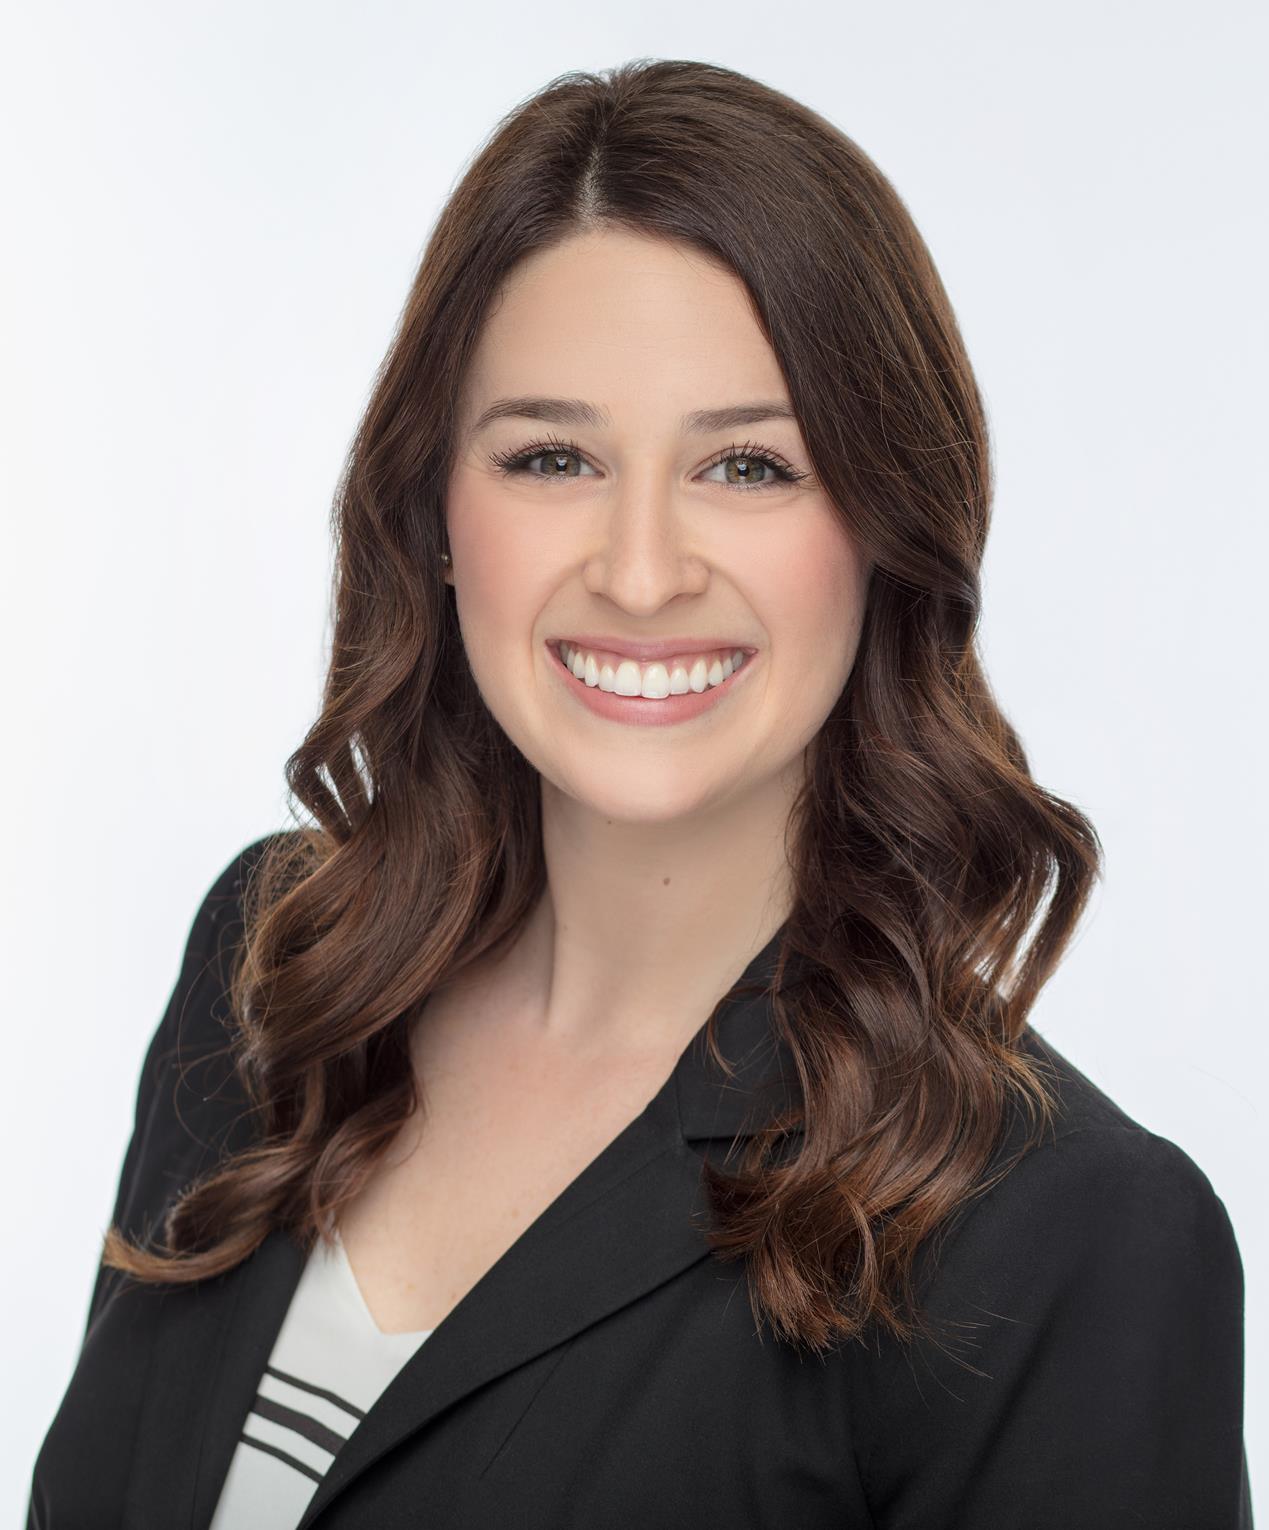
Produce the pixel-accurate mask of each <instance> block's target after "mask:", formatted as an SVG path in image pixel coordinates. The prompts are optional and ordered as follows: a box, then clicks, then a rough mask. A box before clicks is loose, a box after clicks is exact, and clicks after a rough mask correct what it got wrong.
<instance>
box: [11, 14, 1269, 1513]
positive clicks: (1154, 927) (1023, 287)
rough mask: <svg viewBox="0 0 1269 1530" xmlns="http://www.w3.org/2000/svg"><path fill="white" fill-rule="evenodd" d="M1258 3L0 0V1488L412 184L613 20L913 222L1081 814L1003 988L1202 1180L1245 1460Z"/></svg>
mask: <svg viewBox="0 0 1269 1530" xmlns="http://www.w3.org/2000/svg"><path fill="white" fill-rule="evenodd" d="M503 12H505V13H503ZM1262 16H1263V12H1260V13H1259V14H1257V15H1255V16H1254V15H1253V7H1252V5H1251V4H1250V3H1248V4H1246V5H1235V4H1230V3H1222V4H1216V5H1208V6H1205V7H1204V8H1203V9H1202V10H1200V9H1199V8H1198V7H1197V6H1186V7H1180V6H1177V5H1175V4H1154V5H1145V4H1142V5H1129V4H1118V5H1116V4H1113V3H1112V4H1110V5H1106V4H1104V3H1103V4H1097V5H1093V4H1089V3H1075V4H1071V3H1068V4H1065V5H1063V6H1062V7H1060V8H1056V7H1053V6H1043V7H1040V6H1006V5H1003V4H1001V5H995V4H990V3H987V0H959V3H957V4H956V5H954V6H948V5H945V4H942V3H934V0H926V3H910V4H907V5H904V6H901V7H900V6H893V7H876V6H872V5H867V6H865V5H863V4H858V3H851V0H845V3H839V4H835V5H833V6H825V7H823V8H822V9H821V8H817V7H813V6H809V5H806V4H799V3H796V0H795V3H787V4H783V5H781V6H779V7H778V8H774V9H772V8H768V7H765V6H757V5H752V4H745V3H736V0H728V3H727V4H721V3H716V0H715V3H703V4H697V5H695V6H693V7H684V6H682V5H677V4H676V5H655V4H654V5H651V6H647V5H645V6H644V7H643V8H642V13H641V14H637V13H636V12H635V11H634V10H633V9H632V8H630V7H619V8H615V9H613V8H607V9H606V10H601V8H599V7H597V6H586V7H581V6H564V5H551V4H545V5H538V6H535V7H520V6H508V7H502V6H499V5H498V4H497V3H496V0H494V3H492V4H490V5H484V6H467V7H457V8H453V9H451V8H449V7H445V8H442V7H440V6H436V7H429V6H424V5H413V6H410V5H404V4H402V5H392V4H386V3H378V4H375V3H370V4H365V3H363V4H360V5H358V6H355V7H354V6H350V5H349V6H342V7H336V6H332V5H330V4H314V3H311V0H310V3H307V4H304V5H299V4H291V3H286V4H280V3H274V4H268V3H259V0H256V3H252V4H245V3H237V4H224V5H217V6H210V5H199V6H188V5H182V6H170V5H159V4H138V3H135V0H133V3H126V0H125V3H115V4H112V5H110V6H101V5H88V4H67V3H64V0H63V3H50V0H40V3H39V4H38V5H36V4H28V5H27V6H25V7H24V8H23V9H22V10H17V9H15V8H14V7H12V6H10V7H9V8H8V9H7V11H6V12H5V13H4V19H3V33H4V35H3V37H2V38H0V112H2V113H3V120H2V121H0V129H2V131H0V156H2V157H3V168H4V177H3V211H4V217H5V222H6V225H7V229H6V234H5V238H4V240H3V242H2V244H0V261H2V262H3V267H2V270H0V278H2V280H0V314H2V316H3V336H2V337H0V338H2V346H0V388H2V389H3V398H2V399H0V444H2V446H3V471H2V473H0V494H2V496H3V515H4V523H3V543H2V544H0V546H2V549H3V559H4V579H3V587H2V588H3V599H2V600H0V623H2V624H3V631H2V632H0V639H2V642H3V647H2V650H0V651H2V652H3V654H4V658H5V669H6V673H7V680H6V682H5V683H6V686H7V689H8V692H9V701H8V704H7V706H6V708H5V711H6V713H7V718H8V726H7V730H6V737H5V739H4V747H3V749H2V750H0V761H2V764H0V770H2V771H3V780H2V781H0V789H2V790H3V800H4V802H5V804H6V807H7V813H6V819H7V822H6V825H5V832H4V843H5V850H6V863H5V868H4V870H5V874H4V877H3V879H2V886H3V898H4V905H3V909H2V910H0V912H2V913H3V920H2V926H0V927H2V929H3V941H4V951H3V959H4V969H3V970H4V990H3V991H4V1000H5V1002H4V1008H5V1015H4V1030H3V1036H4V1043H5V1062H6V1068H5V1102H6V1108H5V1110H4V1112H3V1116H2V1125H0V1132H2V1134H3V1136H2V1140H0V1150H2V1151H3V1155H4V1157H3V1161H4V1163H5V1165H6V1166H7V1168H8V1173H7V1176H6V1191H7V1195H6V1201H7V1205H6V1208H5V1211H6V1233H5V1238H6V1247H5V1257H4V1258H3V1260H2V1261H0V1270H2V1271H3V1275H2V1277H0V1278H2V1279H3V1282H4V1286H3V1290H2V1291H0V1297H2V1298H3V1312H4V1314H5V1316H4V1323H5V1327H6V1329H7V1333H6V1336H5V1342H4V1356H5V1372H6V1382H5V1385H4V1387H3V1388H2V1389H0V1396H2V1401H0V1408H2V1409H3V1418H2V1421H0V1440H2V1442H3V1443H0V1516H3V1517H4V1518H5V1520H6V1521H7V1522H8V1523H13V1524H16V1523H18V1522H19V1518H20V1516H21V1514H22V1513H23V1511H24V1507H25V1500H26V1494H27V1490H28V1483H29V1474H30V1471H31V1467H32V1464H33V1462H34V1457H35V1454H36V1452H37V1450H38V1448H39V1445H40V1443H41V1440H42V1438H43V1435H44V1432H45V1430H46V1429H47V1427H48V1425H49V1423H50V1421H51V1419H52V1416H53V1414H54V1412H55V1410H56V1408H57V1405H58V1403H59V1402H60V1399H61V1396H62V1393H63V1391H64V1389H65V1386H66V1383H67V1381H68V1379H69V1377H70V1373H71V1370H72V1368H73V1365H74V1362H75V1357H76V1353H77V1349H78V1344H79V1341H80V1337H81V1329H82V1323H83V1319H84V1315H85V1312H86V1307H87V1301H88V1295H89V1291H90V1289H91V1286H92V1281H93V1276H94V1270H95V1262H96V1257H97V1251H98V1246H99V1239H100V1236H101V1233H102V1231H103V1229H104V1226H105V1222H106V1219H107V1217H108V1215H109V1211H110V1208H111V1205H112V1201H113V1195H114V1189H115V1184H116V1180H117V1176H118V1172H119V1168H120V1164H121V1161H122V1156H123V1151H124V1148H125V1146H126V1143H127V1138H128V1134H129V1131H130V1129H131V1121H132V1108H133V1098H134V1092H135V1088H136V1083H137V1077H138V1073H139V1069H140V1065H141V1059H142V1057H143V1055H144V1050H145V1047H146V1045H147V1042H148V1040H149V1037H150V1035H151V1033H152V1031H153V1029H154V1026H155V1025H156V1023H157V1021H158V1018H159V1015H160V1013H161V1011H162V1008H163V1006H164V1003H165V1002H166V998H167V994H168V991H169V989H170V987H171V985H172V983H173V982H174V980H175V977H176V973H177V968H178V963H179V959H180V953H181V950H182V947H183V944H184V941H185V937H186V934H187V931H188V927H189V923H190V921H191V919H192V917H193V914H194V910H195V909H196V907H197V905H198V902H199V900H200V898H201V897H202V894H203V893H204V891H205V890H206V888H207V886H208V885H209V883H210V882H211V879H212V877H213V876H214V875H215V874H216V873H217V872H218V871H219V870H220V869H221V868H222V867H223V866H224V865H225V864H226V862H227V861H228V860H229V859H230V858H231V856H232V855H233V854H234V853H235V852H236V851H237V850H238V849H240V848H241V847H242V846H243V845H244V844H246V843H247V842H248V841H249V840H251V839H253V838H255V837H256V836H257V835H259V834H262V833H265V832H267V831H268V830H270V829H273V828H275V827H279V826H280V825H282V824H283V823H284V822H285V821H286V819H285V813H284V783H283V778H282V765H283V761H284V760H285V758H286V756H287V754H288V753H289V752H290V751H291V750H292V749H293V748H294V747H295V746H296V744H298V742H299V741H300V739H301V737H302V736H303V733H304V731H305V730H306V728H307V727H308V725H309V723H310V722H311V721H312V719H313V718H314V717H315V715H316V709H317V701H318V692H319V685H320V681H321V675H322V666H323V657H324V652H325V645H326V643H327V641H328V636H329V629H328V625H327V595H328V580H329V571H330V540H329V528H328V517H329V510H330V503H331V498H332V494H333V490H334V485H335V479H336V475H337V473H338V470H339V467H340V464H341V462H342V459H343V455H344V453H345V451H346V448H347V446H348V443H349V440H350V437H351V434H352V432H353V429H354V427H355V425H356V422H357V420H358V417H359V415H360V412H361V410H362V408H363V406H364V403H365V401H366V398H367V393H368V389H369V386H370V383H371V379H372V375H373V372H374V369H375V367H376V366H377V364H378V362H379V360H380V358H381V356H382V354H383V352H384V349H385V347H386V345H387V343H388V339H389V336H390V334H391V331H392V329H393V326H394V324H395V321H396V319H397V316H398V312H399V309H400V306H401V304H402V302H403V300H404V297H405V294H406V291H407V288H408V286H409V283H410V280H411V278H412V275H413V273H414V270H415V267H416V263H417V261H418V258H419V256H420V254H421V251H422V248H423V245H424V242H425V240H426V237H427V233H428V231H429V229H430V228H431V225H432V222H433V220H434V218H435V216H436V214H437V212H438V210H439V208H440V206H441V204H442V203H443V201H444V199H445V197H446V196H447V195H448V193H449V191H450V190H451V188H452V187H453V185H454V183H455V181H456V180H457V178H458V176H459V175H460V174H461V171H462V169H463V168H464V167H465V165H466V163H467V161H468V159H469V157H470V155H471V154H472V153H473V152H474V150H475V149H476V147H477V146H478V145H479V144H480V143H481V142H482V140H483V139H484V138H485V136H486V135H487V134H488V133H489V132H490V131H491V129H492V128H493V125H494V123H495V122H496V120H497V119H498V118H499V117H500V116H501V115H502V114H503V113H504V112H506V111H508V110H510V109H511V108H512V107H513V106H514V105H515V104H516V103H517V102H519V101H520V100H522V99H523V98H524V97H525V96H527V95H528V94H529V93H530V92H532V91H533V90H535V89H537V88H539V87H540V86H541V85H543V84H545V83H546V82H547V81H548V80H549V79H550V78H552V77H553V76H555V75H556V74H558V73H561V72H563V71H564V70H566V69H571V68H589V69H601V68H606V67H609V66H611V65H613V64H616V63H619V62H621V61H623V60H625V59H628V58H631V57H639V56H655V57H686V58H697V59H702V60H708V61H712V62H717V63H721V64H725V65H728V66H730V67H733V68H736V69H740V70H743V71H745V72H746V73H750V74H753V75H756V76H757V77H758V78H760V79H763V80H765V81H767V82H768V83H770V84H772V85H775V86H776V87H778V88H779V89H782V90H784V91H787V92H788V93H790V94H791V95H794V96H796V97H797V98H799V99H800V100H802V101H804V102H806V103H807V104H808V105H810V106H812V107H814V108H815V109H817V110H818V111H820V112H822V113H823V114H824V115H826V116H827V117H828V118H829V119H830V120H831V121H833V122H834V123H836V124H837V125H838V126H839V127H840V128H842V129H843V130H844V131H845V132H846V133H848V134H849V135H850V136H851V137H852V138H854V139H855V140H856V141H857V142H858V143H859V144H860V145H861V146H862V147H863V148H864V150H865V151H866V152H867V153H868V154H870V155H871V156H872V157H873V158H874V159H875V160H876V161H877V163H878V164H879V165H880V167H881V169H882V170H883V171H884V172H885V173H886V174H887V175H888V176H889V177H890V178H891V180H892V181H893V182H894V184H895V185H896V187H897V189H898V191H899V193H900V195H901V196H902V197H903V198H904V200H905V201H906V203H907V204H908V206H909V208H910V209H911V210H912V213H913V215H914V217H915V218H916V221H917V223H918V225H919V227H920V229H921V231H922V233H923V234H924V236H925V238H926V239H927V241H928V243H929V244H930V247H931V249H932V251H933V254H934V258H935V261H936V262H937V264H938V266H939V269H940V271H941V273H942V275H943V278H944V281H945V282H946V285H947V287H948V290H949V292H950V294H951V298H952V301H953V304H954V306H955V308H956V311H957V314H958V316H959V319H960V322H961V324H962V327H963V330H964V334H965V337H966V341H967V344H968V346H969V350H970V354H971V357H972V360H973V362H974V365H975V367H976V369H977V373H978V376H979V379H980V382H981V385H982V387H983V390H984V393H985V396H986V399H987V403H988V408H989V411H990V418H991V426H992V431H993V438H994V450H995V459H996V464H997V469H998V493H997V500H996V508H995V522H994V527H993V531H992V537H991V541H990V551H989V555H988V560H987V565H986V570H985V593H986V615H985V619H984V625H983V648H984V653H985V657H986V662H987V666H988V671H989V674H990V676H991V679H992V681H993V683H994V685H995V687H996V690H997V693H998V696H999V698H1000V701H1001V703H1002V705H1003V707H1004V709H1005V711H1006V713H1007V714H1008V716H1009V717H1010V718H1011V720H1012V721H1013V722H1014V723H1015V725H1016V726H1017V727H1018V728H1019V730H1020V732H1021V734H1022V737H1023V741H1024V744H1025V746H1026V747H1027V749H1028V752H1029V755H1030V761H1031V766H1032V769H1033V772H1034V774H1035V775H1036V777H1037V779H1038V780H1039V781H1040V782H1041V783H1042V784H1043V785H1044V786H1046V787H1048V788H1049V789H1051V790H1053V791H1055V792H1057V793H1058V794H1059V795H1061V796H1064V797H1067V798H1069V799H1070V800H1072V801H1073V802H1075V803H1076V804H1077V805H1078V806H1080V807H1081V808H1083V809H1084V810H1085V811H1086V812H1087V813H1089V814H1090V816H1091V817H1092V819H1093V821H1094V823H1095V825H1096V826H1097V828H1098V830H1099V831H1100V833H1101V835H1102V838H1103V841H1104V844H1105V847H1106V853H1107V860H1108V870H1107V876H1106V881H1105V884H1104V886H1102V887H1101V888H1100V889H1099V891H1098V893H1097V896H1096V898H1095V902H1094V905H1093V907H1092V909H1091V910H1090V913H1089V915H1088V916H1087V918H1086V921H1085V923H1084V925H1083V926H1082V927H1081V933H1080V935H1079V937H1078V939H1077V941H1076V943H1075V944H1074V946H1073V947H1072V949H1071V950H1070V952H1069V954H1068V956H1067V959H1066V962H1065V964H1064V965H1063V967H1062V968H1061V969H1060V970H1059V973H1058V974H1057V976H1056V977H1055V978H1054V980H1053V981H1052V983H1051V984H1050V985H1049V987H1048V988H1047V989H1046V990H1045V992H1044V993H1043V995H1042V997H1041V1000H1040V1003H1039V1005H1038V1007H1037V1009H1036V1010H1035V1012H1034V1014H1033V1020H1034V1023H1035V1024H1036V1026H1037V1028H1038V1029H1039V1030H1040V1031H1041V1032H1042V1033H1044V1034H1045V1035H1046V1036H1047V1037H1048V1038H1049V1039H1050V1040H1051V1041H1052V1042H1053V1043H1054V1044H1055V1045H1057V1046H1058V1047H1059V1048H1060V1049H1061V1050H1062V1051H1064V1052H1065V1053H1066V1055H1067V1056H1068V1057H1069V1058H1070V1059H1071V1060H1072V1061H1073V1062H1075V1063H1076V1064H1077V1065H1078V1066H1080V1067H1081V1068H1082V1069H1083V1070H1084V1071H1085V1072H1087V1073H1088V1074H1089V1075H1090V1076H1091V1077H1092V1078H1093V1079H1094V1080H1095V1081H1096V1082H1097V1083H1098V1084H1099V1085H1101V1087H1102V1088H1103V1089H1105V1090H1106V1091H1107V1092H1108V1093H1109V1094H1110V1095H1111V1096H1112V1097H1113V1098H1114V1099H1116V1100H1117V1101H1118V1102H1119V1103H1120V1104H1121V1105H1122V1106H1123V1107H1124V1109H1126V1110H1127V1111H1128V1112H1129V1113H1130V1114H1131V1115H1133V1116H1134V1117H1135V1118H1136V1119H1137V1120H1138V1121H1140V1122H1141V1123H1142V1124H1143V1125H1145V1126H1147V1127H1149V1128H1150V1129H1151V1130H1153V1131H1156V1132H1159V1133H1162V1134H1163V1135H1165V1136H1167V1137H1170V1138H1171V1139H1172V1140H1173V1141H1175V1142H1177V1143H1179V1144H1180V1145H1181V1146H1182V1147H1183V1148H1184V1149H1185V1150H1186V1152H1188V1153H1189V1154H1190V1155H1191V1156H1192V1157H1193V1158H1194V1160H1195V1161H1196V1162H1197V1163H1198V1164H1199V1165H1200V1166H1201V1167H1202V1169H1203V1170H1204V1171H1205V1172H1206V1173H1207V1174H1208V1176H1209V1177H1210V1179H1211V1180H1212V1182H1213V1184H1214V1186H1215V1187H1216V1189H1217V1191H1218V1193H1219V1194H1220V1196H1221V1197H1222V1199H1223V1200H1224V1202H1225V1205H1226V1206H1227V1208H1228V1210H1229V1213H1230V1216H1231V1217H1232V1219H1233V1223H1234V1227H1235V1229H1236V1232H1237V1234H1238V1238H1239V1243H1240V1247H1241V1249H1242V1254H1243V1261H1244V1267H1245V1271H1246V1277H1247V1293H1248V1294H1247V1371H1248V1380H1247V1420H1246V1437H1247V1444H1248V1450H1249V1455H1250V1460H1251V1473H1252V1487H1253V1493H1255V1491H1256V1488H1257V1486H1258V1485H1261V1486H1262V1490H1264V1491H1269V1487H1264V1485H1265V1484H1269V1442H1267V1441H1266V1433H1267V1430H1266V1419H1267V1414H1269V1396H1267V1378H1266V1369H1265V1364H1264V1361H1265V1351H1266V1324H1267V1322H1269V1312H1267V1308H1266V1302H1265V1277H1266V1268H1267V1266H1269V1247H1267V1239H1269V1222H1267V1219H1266V1215H1265V1212H1264V1209H1263V1208H1264V1205H1265V1202H1264V1199H1263V1193H1264V1179H1265V1165H1266V1157H1267V1148H1269V1142H1267V1133H1266V1125H1265V1119H1266V1118H1265V1104H1264V1091H1265V1082H1264V1081H1265V1074H1266V1062H1267V1061H1269V1059H1267V1056H1266V1042H1265V1020H1266V1013H1265V1003H1264V999H1263V977H1262V971H1263V969H1262V961H1263V952H1264V943H1263V940H1262V939H1261V937H1262V927H1263V924H1264V920H1265V912H1266V906H1265V899H1264V896H1263V892H1262V883H1263V875H1264V865H1265V858H1266V833H1265V809H1264V790H1263V785H1264V777H1265V764H1264V755H1265V743H1266V738H1265V721H1264V708H1265V689H1264V683H1263V682H1264V665H1263V662H1262V654H1263V647H1264V644H1263V637H1262V628H1263V623H1264V620H1265V615H1266V602H1265V597H1264V571H1265V568H1266V558H1267V554H1269V545H1267V544H1266V538H1265V534H1264V525H1265V516H1266V509H1267V496H1266V492H1265V490H1266V472H1265V428H1264V427H1265V406H1266V390H1265V387H1264V374H1265V357H1266V341H1267V339H1269V337H1267V335H1266V327H1267V326H1266V312H1265V305H1264V301H1263V293H1264V272H1265V270H1266V269H1269V259H1267V255H1266V249H1265V245H1266V240H1265V209H1264V200H1263V172H1264V163H1265V147H1266V144H1265V138H1266V135H1265V122H1264V118H1263V116H1262V115H1260V114H1259V112H1258V111H1257V109H1256V107H1255V104H1254V103H1255V102H1256V100H1257V98H1258V97H1263V88H1262V87H1263V60H1264V56H1265V54H1264V42H1265V38H1264V35H1263V30H1262V26H1261V18H1262ZM455 17H457V19H455ZM755 189H756V191H757V192H759V193H760V191H761V188H760V187H758V188H755ZM1261 1507H1262V1508H1265V1507H1269V1506H1261ZM1072 1530H1074V1527H1072Z"/></svg>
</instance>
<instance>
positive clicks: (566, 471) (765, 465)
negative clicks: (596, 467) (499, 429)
mask: <svg viewBox="0 0 1269 1530" xmlns="http://www.w3.org/2000/svg"><path fill="white" fill-rule="evenodd" d="M570 459H572V460H574V461H576V462H577V463H578V464H579V468H578V471H576V472H574V471H571V470H570V467H569V460H570ZM489 460H490V462H492V463H493V465H494V466H495V467H496V468H497V469H498V470H499V471H500V472H502V473H504V474H511V473H524V474H526V475H527V476H528V477H530V478H543V479H550V478H579V477H581V476H582V475H581V472H580V464H581V463H583V462H584V461H585V460H586V459H585V457H584V456H583V455H582V453H581V452H580V451H579V450H578V448H577V447H576V446H574V445H573V443H572V442H571V441H556V440H549V441H534V442H533V443H532V444H531V445H529V446H525V447H521V448H520V450H519V451H515V452H492V453H491V454H490V457H489ZM538 461H543V462H546V463H547V464H548V466H547V468H546V470H545V471H544V472H537V471H534V470H531V468H530V464H531V463H534V462H538ZM733 464H734V467H733ZM715 468H722V469H723V470H724V475H725V476H724V478H723V479H722V480H715V481H716V482H720V481H721V482H723V483H724V485H725V487H727V488H729V489H740V490H741V491H742V492H752V491H754V490H755V489H766V488H775V487H779V486H780V485H781V484H789V483H797V482H799V481H800V480H801V479H803V478H807V477H809V476H810V475H809V474H808V473H803V472H799V471H798V469H797V468H795V467H793V466H791V465H790V464H789V463H788V462H786V461H785V460H784V458H783V457H781V456H780V455H779V454H778V453H777V452H773V451H771V450H769V449H768V448H767V447H760V446H755V445H754V444H753V443H751V442H746V443H745V445H744V446H730V447H728V448H727V450H726V451H725V452H724V453H722V455H721V456H719V457H716V458H715V459H714V461H713V462H711V463H710V465H709V466H708V467H707V468H706V469H705V471H706V472H707V473H712V472H713V471H714V470H715Z"/></svg>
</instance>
